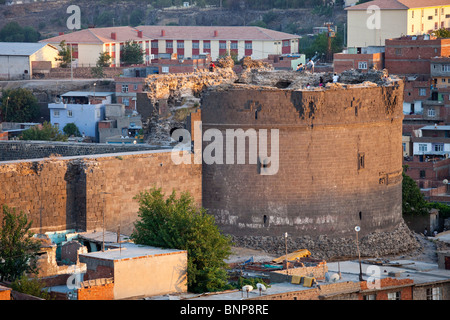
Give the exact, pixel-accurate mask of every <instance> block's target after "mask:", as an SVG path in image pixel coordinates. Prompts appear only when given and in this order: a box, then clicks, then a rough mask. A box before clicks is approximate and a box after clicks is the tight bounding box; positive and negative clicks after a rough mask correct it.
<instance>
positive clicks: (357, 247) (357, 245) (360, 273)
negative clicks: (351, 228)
mask: <svg viewBox="0 0 450 320" xmlns="http://www.w3.org/2000/svg"><path fill="white" fill-rule="evenodd" d="M360 230H361V228H360V227H359V226H356V227H355V231H356V249H357V250H358V260H359V281H364V279H363V275H362V267H361V253H360V252H359V243H358V232H359V231H360Z"/></svg>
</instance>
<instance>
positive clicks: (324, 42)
mask: <svg viewBox="0 0 450 320" xmlns="http://www.w3.org/2000/svg"><path fill="white" fill-rule="evenodd" d="M343 43H344V38H343V36H342V34H341V33H338V32H337V33H336V37H334V38H332V39H331V53H332V54H333V53H336V52H341V51H342V48H343ZM299 47H300V51H301V52H302V53H304V54H305V55H306V57H307V58H312V57H313V56H314V55H315V54H316V52H317V53H318V54H321V55H326V54H327V52H328V37H327V33H325V32H324V33H321V34H319V35H317V36H315V37H314V39H313V40H311V39H308V38H304V39H301V40H300V44H299Z"/></svg>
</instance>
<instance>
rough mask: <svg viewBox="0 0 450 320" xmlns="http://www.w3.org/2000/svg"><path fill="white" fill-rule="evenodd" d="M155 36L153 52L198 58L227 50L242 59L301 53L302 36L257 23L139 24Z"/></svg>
mask: <svg viewBox="0 0 450 320" xmlns="http://www.w3.org/2000/svg"><path fill="white" fill-rule="evenodd" d="M136 29H138V30H142V32H143V34H144V36H146V37H149V38H151V39H152V43H151V53H152V54H153V55H155V56H157V55H158V54H161V53H166V54H167V53H170V54H172V53H177V55H178V57H179V58H192V59H197V58H198V57H199V55H201V54H209V55H210V56H211V59H213V60H217V58H218V57H219V56H223V55H226V54H231V55H236V56H237V58H238V59H241V58H243V57H244V56H251V57H252V58H253V59H264V58H267V57H268V55H270V54H290V53H298V49H299V46H298V44H299V39H300V36H297V35H293V34H288V33H284V32H278V31H274V30H270V29H265V28H260V27H254V26H248V27H247V26H246V27H242V26H234V27H223V26H220V27H219V26H211V27H209V26H208V27H205V26H139V27H136Z"/></svg>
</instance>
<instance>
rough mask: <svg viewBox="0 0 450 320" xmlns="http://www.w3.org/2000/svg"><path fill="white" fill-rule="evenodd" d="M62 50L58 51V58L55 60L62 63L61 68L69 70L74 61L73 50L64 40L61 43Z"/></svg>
mask: <svg viewBox="0 0 450 320" xmlns="http://www.w3.org/2000/svg"><path fill="white" fill-rule="evenodd" d="M59 47H60V49H59V50H58V56H57V57H56V58H55V60H56V61H60V64H59V66H60V67H61V68H67V67H69V66H70V64H71V62H72V61H73V59H72V49H71V48H70V47H69V46H68V45H67V44H66V41H65V40H63V41H61V42H60V43H59Z"/></svg>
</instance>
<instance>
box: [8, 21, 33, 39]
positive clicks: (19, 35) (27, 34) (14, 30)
mask: <svg viewBox="0 0 450 320" xmlns="http://www.w3.org/2000/svg"><path fill="white" fill-rule="evenodd" d="M40 39H41V34H40V33H39V32H37V31H36V30H35V29H34V28H33V27H30V26H26V27H23V28H22V27H21V26H20V25H19V24H18V23H17V22H16V21H12V22H9V23H8V24H6V25H5V26H4V27H3V28H2V29H1V30H0V41H2V42H37V41H39V40H40Z"/></svg>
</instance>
